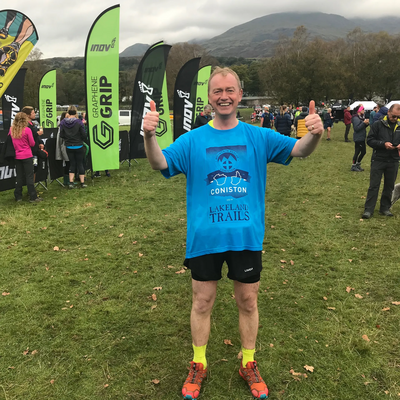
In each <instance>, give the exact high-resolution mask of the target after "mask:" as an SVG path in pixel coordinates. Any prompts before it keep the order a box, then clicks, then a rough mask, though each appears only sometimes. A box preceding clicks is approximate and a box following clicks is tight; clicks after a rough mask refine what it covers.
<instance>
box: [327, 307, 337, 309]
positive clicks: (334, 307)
mask: <svg viewBox="0 0 400 400" xmlns="http://www.w3.org/2000/svg"><path fill="white" fill-rule="evenodd" d="M328 310H336V308H335V307H328Z"/></svg>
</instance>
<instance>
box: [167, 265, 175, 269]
mask: <svg viewBox="0 0 400 400" xmlns="http://www.w3.org/2000/svg"><path fill="white" fill-rule="evenodd" d="M167 268H170V269H171V268H175V267H173V266H172V265H168V267H167Z"/></svg>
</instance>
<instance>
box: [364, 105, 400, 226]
mask: <svg viewBox="0 0 400 400" xmlns="http://www.w3.org/2000/svg"><path fill="white" fill-rule="evenodd" d="M375 117H376V115H375ZM399 118H400V104H393V105H392V106H391V107H390V108H389V110H388V112H387V116H385V117H384V118H383V119H380V120H378V121H376V122H374V123H373V124H372V126H371V129H370V130H369V133H368V138H367V144H368V146H370V147H372V148H373V149H374V151H373V152H372V157H371V174H370V181H369V188H368V193H367V198H366V200H365V206H364V213H363V215H362V217H361V218H363V219H369V218H371V217H372V215H373V213H374V210H375V205H376V202H377V201H378V195H379V187H380V185H381V180H382V175H383V176H384V179H383V190H382V195H381V203H380V209H379V213H380V214H381V215H384V216H386V217H393V214H392V213H391V211H390V207H391V205H392V192H393V188H394V183H395V182H396V178H397V172H398V170H399V160H400V154H399V152H400V122H399Z"/></svg>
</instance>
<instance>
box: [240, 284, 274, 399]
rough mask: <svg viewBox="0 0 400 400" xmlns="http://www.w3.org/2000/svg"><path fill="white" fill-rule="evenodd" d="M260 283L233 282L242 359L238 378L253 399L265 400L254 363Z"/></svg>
mask: <svg viewBox="0 0 400 400" xmlns="http://www.w3.org/2000/svg"><path fill="white" fill-rule="evenodd" d="M259 287H260V282H255V283H242V282H238V281H235V299H236V304H237V306H238V309H239V332H240V338H241V342H242V353H243V359H242V363H241V366H240V369H239V374H240V376H241V377H242V378H243V379H244V380H245V381H246V382H247V384H248V385H249V389H250V391H251V394H252V395H253V397H254V398H255V399H266V398H267V397H268V388H267V385H266V384H265V382H264V380H263V379H262V377H261V375H260V372H259V371H258V368H257V363H256V362H255V361H254V353H255V347H256V340H257V333H258V306H257V297H258V289H259Z"/></svg>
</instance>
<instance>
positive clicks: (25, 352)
mask: <svg viewBox="0 0 400 400" xmlns="http://www.w3.org/2000/svg"><path fill="white" fill-rule="evenodd" d="M28 353H29V347H27V348H26V350H25V351H23V353H22V354H23V355H24V356H26V355H27V354H28Z"/></svg>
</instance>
